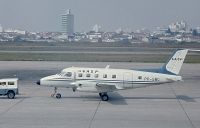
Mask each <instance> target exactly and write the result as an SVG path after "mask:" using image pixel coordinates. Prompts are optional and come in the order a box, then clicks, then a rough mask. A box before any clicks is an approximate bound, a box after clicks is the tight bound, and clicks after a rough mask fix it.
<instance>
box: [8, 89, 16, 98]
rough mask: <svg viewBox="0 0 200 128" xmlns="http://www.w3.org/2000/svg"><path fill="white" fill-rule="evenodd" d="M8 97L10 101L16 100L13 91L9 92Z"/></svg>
mask: <svg viewBox="0 0 200 128" xmlns="http://www.w3.org/2000/svg"><path fill="white" fill-rule="evenodd" d="M7 97H8V99H14V98H15V93H14V92H13V91H8V94H7Z"/></svg>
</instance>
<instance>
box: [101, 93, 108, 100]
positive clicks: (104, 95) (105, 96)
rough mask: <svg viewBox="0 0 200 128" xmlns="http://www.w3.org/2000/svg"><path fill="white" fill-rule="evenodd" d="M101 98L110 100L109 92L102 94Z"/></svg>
mask: <svg viewBox="0 0 200 128" xmlns="http://www.w3.org/2000/svg"><path fill="white" fill-rule="evenodd" d="M101 100H102V101H108V100H109V97H108V95H107V94H103V95H101Z"/></svg>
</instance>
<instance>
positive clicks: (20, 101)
mask: <svg viewBox="0 0 200 128" xmlns="http://www.w3.org/2000/svg"><path fill="white" fill-rule="evenodd" d="M37 90H39V88H38V89H36V91H37ZM36 91H33V92H32V93H31V94H33V93H35V92H36ZM31 94H30V95H31ZM25 99H26V97H24V98H22V99H21V100H19V101H18V102H16V103H15V104H13V105H12V106H10V107H8V109H6V110H5V111H3V112H2V113H0V116H4V115H5V114H6V113H7V112H9V111H10V110H11V109H13V108H14V107H15V106H17V105H18V104H20V103H22V102H23V101H24V100H25ZM13 100H15V99H13Z"/></svg>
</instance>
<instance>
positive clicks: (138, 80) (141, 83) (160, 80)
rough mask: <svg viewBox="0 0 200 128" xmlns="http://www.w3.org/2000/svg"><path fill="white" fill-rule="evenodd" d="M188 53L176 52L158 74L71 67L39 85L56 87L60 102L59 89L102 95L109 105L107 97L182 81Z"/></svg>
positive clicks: (55, 90) (45, 79) (153, 72)
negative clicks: (181, 74)
mask: <svg viewBox="0 0 200 128" xmlns="http://www.w3.org/2000/svg"><path fill="white" fill-rule="evenodd" d="M188 51H189V49H179V50H177V51H175V53H174V54H173V55H172V57H171V58H170V59H169V61H168V62H167V63H166V64H165V65H164V66H163V67H161V68H160V69H158V70H154V71H152V70H128V69H111V68H109V66H106V68H83V67H70V68H66V69H63V70H62V72H61V73H60V74H56V75H51V76H47V77H44V78H42V79H40V80H39V81H38V82H37V84H38V85H43V86H49V87H54V88H55V89H54V93H53V94H52V97H53V96H56V98H61V94H60V93H57V88H63V87H64V88H72V90H73V91H74V92H75V91H84V92H94V93H99V96H100V97H101V99H102V100H103V101H108V99H109V97H108V95H107V93H109V92H113V91H117V90H125V89H134V88H141V87H146V86H152V85H158V84H164V83H171V82H176V81H181V80H182V77H181V76H179V75H178V74H179V71H180V69H181V66H182V64H183V62H184V59H185V56H186V54H187V52H188Z"/></svg>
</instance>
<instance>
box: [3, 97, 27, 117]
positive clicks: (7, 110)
mask: <svg viewBox="0 0 200 128" xmlns="http://www.w3.org/2000/svg"><path fill="white" fill-rule="evenodd" d="M24 100H25V98H22V99H21V100H19V101H18V102H16V103H15V104H13V105H12V106H11V107H8V109H6V110H5V111H4V112H2V113H1V114H0V115H1V116H3V115H5V114H6V113H7V112H9V111H10V110H11V109H12V108H14V107H15V106H17V105H18V104H19V103H21V102H22V101H24Z"/></svg>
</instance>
